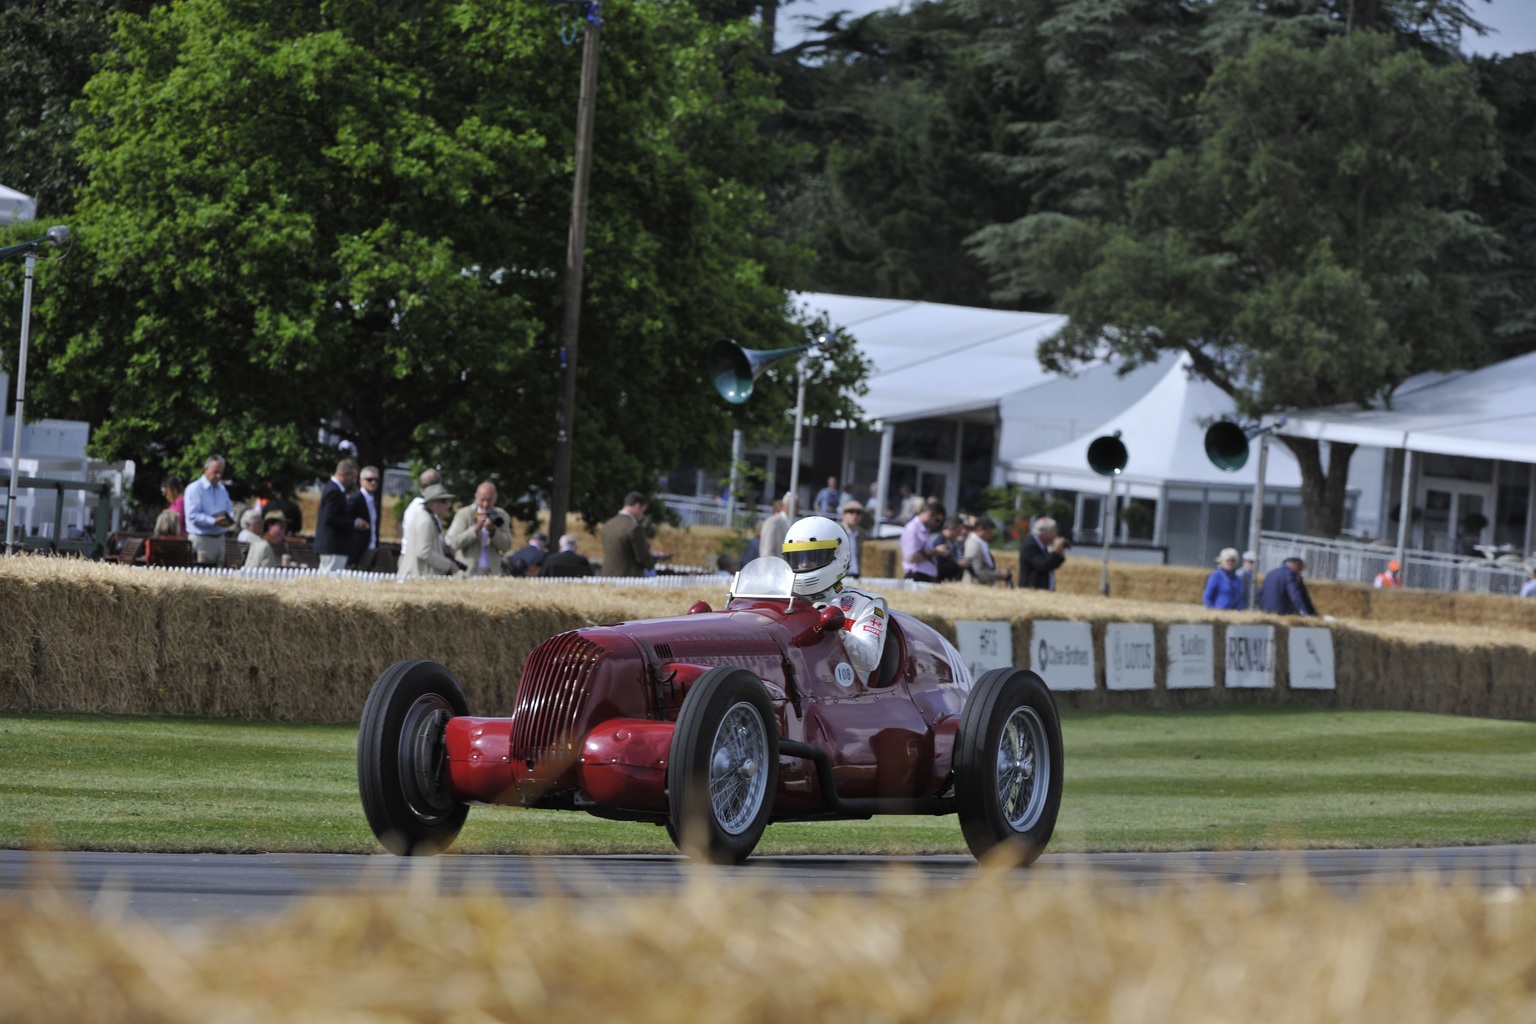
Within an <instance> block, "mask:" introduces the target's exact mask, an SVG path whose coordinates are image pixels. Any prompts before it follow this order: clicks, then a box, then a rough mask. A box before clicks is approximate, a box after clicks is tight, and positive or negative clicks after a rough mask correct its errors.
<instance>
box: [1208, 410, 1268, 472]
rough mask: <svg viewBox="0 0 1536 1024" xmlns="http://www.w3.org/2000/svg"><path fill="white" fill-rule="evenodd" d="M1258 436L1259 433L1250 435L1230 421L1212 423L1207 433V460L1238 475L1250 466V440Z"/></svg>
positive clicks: (1254, 432) (1218, 467) (1255, 432)
mask: <svg viewBox="0 0 1536 1024" xmlns="http://www.w3.org/2000/svg"><path fill="white" fill-rule="evenodd" d="M1258 434H1259V431H1257V430H1255V431H1253V432H1252V433H1250V432H1248V431H1246V430H1244V429H1243V428H1242V427H1240V426H1238V425H1237V424H1236V423H1233V422H1231V421H1230V420H1222V421H1220V422H1219V423H1212V424H1211V425H1210V427H1209V428H1208V429H1207V430H1206V432H1205V455H1206V458H1208V459H1210V460H1211V465H1213V466H1215V467H1216V468H1217V469H1220V470H1223V471H1225V472H1228V473H1236V472H1237V471H1238V470H1240V469H1242V468H1243V467H1244V466H1246V465H1247V464H1248V439H1249V438H1251V437H1257V436H1258Z"/></svg>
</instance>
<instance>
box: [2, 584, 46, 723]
mask: <svg viewBox="0 0 1536 1024" xmlns="http://www.w3.org/2000/svg"><path fill="white" fill-rule="evenodd" d="M39 585H40V584H39V580H38V578H37V577H35V576H27V575H23V574H19V573H0V708H25V707H31V706H34V705H35V703H36V700H37V693H36V683H37V676H36V666H35V665H34V663H33V649H34V645H35V643H36V636H37V603H36V601H35V600H34V598H35V597H36V592H37V589H38V587H39Z"/></svg>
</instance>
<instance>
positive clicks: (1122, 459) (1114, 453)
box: [1088, 430, 1130, 476]
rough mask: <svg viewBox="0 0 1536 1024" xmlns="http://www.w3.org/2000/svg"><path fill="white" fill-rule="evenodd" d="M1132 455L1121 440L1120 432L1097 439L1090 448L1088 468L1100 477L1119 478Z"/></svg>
mask: <svg viewBox="0 0 1536 1024" xmlns="http://www.w3.org/2000/svg"><path fill="white" fill-rule="evenodd" d="M1129 458H1130V454H1129V453H1128V452H1127V451H1126V450H1125V444H1124V442H1122V441H1121V440H1120V431H1118V430H1117V431H1115V432H1114V433H1113V434H1106V435H1105V436H1104V437H1096V438H1094V439H1093V443H1092V444H1090V445H1089V446H1088V468H1089V469H1091V470H1093V471H1094V472H1095V473H1097V474H1099V476H1119V475H1120V473H1121V472H1122V471H1123V470H1124V469H1125V464H1126V462H1127V461H1128V460H1129Z"/></svg>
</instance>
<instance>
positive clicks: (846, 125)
mask: <svg viewBox="0 0 1536 1024" xmlns="http://www.w3.org/2000/svg"><path fill="white" fill-rule="evenodd" d="M1006 6H1007V5H1004V4H999V3H998V2H996V0H975V2H967V3H955V2H924V3H917V4H915V5H912V6H911V7H910V9H901V10H897V9H892V10H888V11H879V12H876V13H874V14H870V15H867V16H865V17H862V18H858V19H856V20H854V21H852V22H848V23H844V22H843V20H842V19H840V18H836V19H832V20H831V21H829V22H828V23H827V25H826V26H825V27H826V32H825V34H823V35H819V36H813V37H812V38H811V39H810V40H809V41H807V42H806V43H802V44H800V45H799V46H798V47H797V48H795V49H794V50H793V51H789V52H785V53H780V54H777V55H775V57H774V59H773V61H772V62H771V66H772V67H773V68H774V69H775V70H776V71H777V73H778V74H779V77H780V83H781V84H780V95H781V96H782V97H783V98H784V100H785V108H786V109H785V113H784V115H783V116H782V117H781V118H780V119H779V120H778V124H779V126H780V131H781V134H780V137H781V138H782V139H783V140H785V142H786V144H793V145H800V146H803V147H804V148H806V149H807V150H808V151H809V152H810V153H811V154H812V155H811V158H810V160H809V161H808V162H807V163H806V164H805V165H804V166H796V167H794V168H793V169H792V170H793V173H792V174H791V175H790V176H789V178H788V180H786V181H784V182H782V183H781V185H780V187H779V188H778V189H777V190H775V192H774V194H773V197H772V203H773V208H774V210H775V213H776V229H777V231H778V232H779V234H780V235H782V236H783V237H786V238H789V239H793V240H795V241H797V242H799V243H801V244H803V245H804V246H806V247H807V248H810V249H812V250H813V251H814V253H815V258H814V260H812V261H809V262H808V263H807V265H806V268H805V273H804V277H803V278H802V281H803V284H804V287H807V288H809V289H812V290H816V291H831V292H839V293H845V294H853V295H870V296H888V297H895V298H909V299H923V300H928V301H934V302H952V303H960V304H966V305H988V304H990V303H991V302H992V298H991V295H990V294H989V291H990V288H989V283H988V280H987V275H986V272H985V269H984V268H983V267H982V266H981V264H980V263H979V262H978V261H977V260H976V258H975V257H974V256H973V255H972V254H971V253H969V252H968V251H967V250H966V246H965V239H966V238H967V237H968V236H969V235H970V234H971V233H972V232H974V231H976V230H978V229H979V228H981V227H982V226H984V225H986V224H990V223H995V222H998V221H1009V220H1013V219H1014V218H1017V217H1019V216H1022V215H1023V214H1024V213H1025V212H1027V210H1028V209H1029V203H1028V196H1027V195H1026V194H1024V193H1022V192H1021V191H1020V190H1018V189H1015V188H1013V187H1012V186H1011V183H1010V179H1009V173H1008V171H1007V170H1006V169H1005V168H1003V167H1001V166H999V164H998V163H997V160H996V157H997V156H998V155H999V154H1007V153H1010V152H1012V151H1014V150H1015V149H1016V147H1015V145H1014V141H1013V138H1012V136H1011V133H1010V129H1009V125H1010V124H1012V123H1014V122H1016V121H1018V120H1019V119H1020V118H1022V117H1025V116H1039V114H1040V110H1041V107H1040V104H1041V103H1042V102H1043V100H1042V97H1041V96H1040V94H1039V92H1038V89H1037V78H1035V77H1033V76H1023V77H1014V78H1010V79H1006V80H1005V79H1002V78H998V77H995V76H994V75H993V74H992V72H991V71H990V69H989V68H988V67H987V66H986V64H985V62H984V61H983V60H982V58H981V56H980V55H979V54H978V53H977V52H976V51H975V49H974V47H973V45H972V44H973V42H974V41H975V39H976V38H977V36H978V35H979V34H980V33H982V32H983V31H984V30H985V29H986V28H987V27H988V26H991V25H995V24H997V23H998V20H999V19H1000V18H1006V17H1008V16H1009V14H1010V12H1009V11H1008V10H1006V9H1005V7H1006ZM791 10H793V9H792V8H791Z"/></svg>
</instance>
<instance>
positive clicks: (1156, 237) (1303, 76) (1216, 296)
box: [1041, 32, 1499, 534]
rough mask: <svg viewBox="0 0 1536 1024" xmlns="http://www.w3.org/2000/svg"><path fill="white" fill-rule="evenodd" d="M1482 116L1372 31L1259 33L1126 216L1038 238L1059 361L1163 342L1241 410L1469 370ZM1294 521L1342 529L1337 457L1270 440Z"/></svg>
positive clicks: (1480, 230) (1463, 94)
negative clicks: (1472, 209) (1288, 466)
mask: <svg viewBox="0 0 1536 1024" xmlns="http://www.w3.org/2000/svg"><path fill="white" fill-rule="evenodd" d="M1493 114H1494V112H1493V109H1492V107H1491V106H1489V104H1487V103H1486V102H1484V101H1483V100H1482V99H1481V98H1480V97H1479V96H1478V94H1477V89H1476V83H1475V81H1474V78H1473V76H1472V74H1471V73H1470V71H1469V69H1468V68H1467V67H1466V66H1465V65H1461V64H1450V65H1445V66H1435V65H1433V64H1431V63H1430V62H1429V61H1427V60H1426V59H1425V58H1424V57H1423V56H1421V55H1420V54H1419V53H1417V52H1414V51H1413V50H1411V49H1405V48H1403V47H1402V46H1400V45H1399V44H1398V43H1397V42H1396V41H1395V40H1394V39H1393V38H1392V37H1390V36H1388V35H1386V34H1384V33H1377V32H1355V33H1353V34H1351V35H1348V36H1334V37H1332V38H1329V39H1328V41H1327V42H1325V43H1323V44H1322V45H1320V46H1319V45H1315V44H1312V43H1309V42H1308V41H1297V40H1295V39H1294V38H1291V37H1290V36H1289V34H1287V33H1276V34H1271V35H1268V36H1264V37H1261V38H1260V39H1259V40H1258V41H1257V42H1255V43H1254V44H1253V45H1252V47H1251V48H1250V49H1249V51H1248V52H1247V53H1246V54H1245V55H1244V56H1243V57H1241V58H1239V59H1235V60H1231V61H1228V62H1226V63H1224V64H1222V65H1221V66H1220V67H1219V68H1218V69H1217V70H1216V72H1215V74H1214V75H1213V76H1212V78H1211V80H1210V82H1209V84H1208V85H1207V87H1206V88H1205V90H1204V92H1203V93H1202V95H1201V97H1200V101H1199V120H1198V129H1199V132H1200V136H1201V137H1200V140H1199V143H1198V145H1197V146H1195V147H1194V148H1191V149H1189V150H1182V149H1176V150H1173V151H1171V152H1170V153H1168V154H1167V155H1166V156H1164V157H1162V158H1161V159H1159V160H1157V161H1156V162H1155V163H1153V164H1152V166H1151V167H1150V168H1149V169H1148V170H1147V172H1146V173H1145V174H1144V175H1142V176H1141V177H1140V178H1139V179H1138V180H1137V181H1136V182H1135V183H1134V185H1133V187H1132V188H1131V189H1130V193H1129V211H1128V217H1127V219H1126V220H1125V221H1124V222H1120V223H1111V222H1091V221H1087V220H1071V221H1063V222H1061V223H1060V224H1059V225H1058V227H1057V230H1055V231H1054V232H1052V233H1051V234H1050V235H1049V236H1048V239H1047V241H1046V242H1045V243H1044V244H1043V246H1042V247H1041V255H1042V258H1043V259H1044V260H1046V261H1047V262H1046V265H1047V266H1048V267H1049V268H1050V271H1051V273H1052V274H1053V275H1055V281H1054V282H1053V283H1054V285H1055V287H1056V288H1057V289H1058V290H1059V293H1060V295H1061V297H1062V298H1061V303H1062V307H1063V309H1064V310H1065V311H1066V312H1067V313H1069V314H1070V317H1071V320H1070V323H1069V325H1068V326H1067V327H1066V328H1065V329H1064V330H1063V331H1061V332H1060V333H1059V334H1058V335H1057V336H1056V337H1055V338H1053V339H1051V340H1050V341H1049V342H1048V343H1047V344H1046V345H1045V346H1043V348H1042V358H1043V359H1044V360H1045V361H1046V363H1047V365H1050V366H1052V367H1055V368H1061V369H1066V368H1070V367H1072V366H1076V365H1080V364H1082V363H1083V362H1085V361H1087V360H1091V359H1094V358H1098V357H1102V356H1104V355H1106V354H1108V355H1110V356H1112V357H1113V358H1115V359H1116V360H1118V361H1119V362H1121V363H1122V364H1123V365H1126V366H1134V365H1138V364H1140V363H1143V362H1146V361H1150V360H1152V359H1155V358H1156V357H1157V356H1158V354H1159V353H1161V352H1164V351H1168V350H1173V351H1181V352H1185V353H1188V355H1189V357H1190V358H1191V360H1192V362H1193V365H1194V367H1195V369H1196V371H1197V372H1198V373H1200V375H1202V376H1203V377H1205V378H1206V379H1208V380H1210V381H1212V382H1213V383H1215V384H1216V385H1217V386H1219V387H1221V388H1222V389H1223V390H1224V391H1226V392H1227V393H1228V394H1230V395H1231V396H1232V397H1233V399H1234V400H1235V401H1236V403H1237V406H1238V408H1239V409H1240V410H1241V411H1242V412H1243V413H1244V414H1247V415H1250V416H1256V415H1259V414H1263V413H1269V412H1273V411H1276V410H1280V409H1285V408H1291V407H1298V406H1299V407H1310V406H1321V405H1330V404H1334V403H1340V402H1358V403H1361V404H1365V403H1368V402H1372V401H1375V400H1380V399H1382V398H1384V397H1387V396H1389V395H1390V393H1391V391H1392V389H1393V388H1394V387H1395V386H1396V385H1397V384H1398V383H1400V382H1401V381H1402V380H1404V379H1405V378H1406V377H1408V376H1410V375H1411V374H1414V373H1417V372H1420V371H1423V370H1431V369H1447V368H1451V367H1454V366H1459V365H1467V364H1469V363H1471V362H1473V361H1475V360H1476V358H1477V356H1478V354H1479V351H1480V347H1481V343H1482V338H1481V335H1480V332H1479V330H1478V326H1477V321H1476V318H1475V316H1474V293H1475V289H1476V279H1475V275H1476V274H1477V272H1478V271H1479V270H1482V269H1486V268H1487V267H1489V266H1490V265H1491V264H1492V263H1493V261H1494V260H1495V258H1496V255H1497V251H1498V245H1499V242H1498V237H1497V234H1496V233H1495V232H1494V231H1492V229H1490V228H1488V227H1487V226H1485V225H1483V224H1482V223H1481V222H1479V221H1478V219H1477V218H1476V217H1474V216H1472V215H1470V214H1469V213H1468V211H1467V209H1466V204H1467V202H1468V200H1469V197H1470V191H1471V187H1472V184H1473V182H1475V181H1477V180H1479V179H1484V178H1488V177H1490V176H1491V175H1493V174H1494V172H1495V171H1496V170H1497V169H1498V166H1499V156H1498V152H1497V146H1496V140H1495V134H1494V131H1493ZM1284 440H1285V443H1286V444H1287V445H1288V446H1289V447H1290V448H1291V449H1292V450H1293V451H1294V452H1295V454H1296V456H1297V458H1298V460H1299V461H1300V463H1301V469H1302V478H1303V483H1302V490H1303V503H1304V506H1305V511H1306V515H1307V525H1308V529H1309V530H1310V531H1312V532H1314V533H1318V534H1334V533H1336V532H1337V531H1338V529H1339V528H1340V526H1341V519H1342V514H1343V508H1344V485H1345V480H1346V475H1347V471H1348V464H1349V460H1350V456H1351V454H1352V451H1353V447H1352V446H1349V445H1342V444H1336V445H1333V446H1332V447H1331V449H1330V451H1329V453H1328V458H1327V460H1326V462H1327V464H1326V466H1325V465H1324V459H1323V455H1322V452H1321V451H1320V450H1319V447H1318V444H1317V442H1313V441H1308V440H1305V439H1297V438H1286V439H1284Z"/></svg>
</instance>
